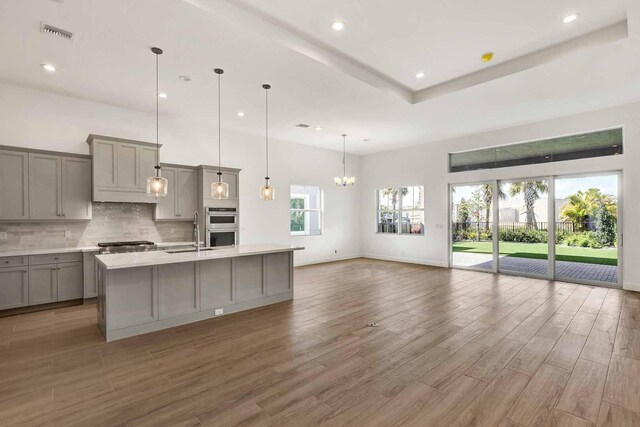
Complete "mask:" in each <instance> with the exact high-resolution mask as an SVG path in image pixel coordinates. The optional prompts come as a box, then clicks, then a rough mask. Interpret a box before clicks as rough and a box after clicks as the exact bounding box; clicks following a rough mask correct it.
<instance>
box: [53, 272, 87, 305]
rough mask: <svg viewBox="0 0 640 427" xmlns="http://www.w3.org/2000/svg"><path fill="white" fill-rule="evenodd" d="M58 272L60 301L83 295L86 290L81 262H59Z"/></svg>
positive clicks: (58, 295)
mask: <svg viewBox="0 0 640 427" xmlns="http://www.w3.org/2000/svg"><path fill="white" fill-rule="evenodd" d="M56 273H57V277H56V280H57V285H58V286H57V291H58V292H57V300H58V301H68V300H72V299H78V298H82V297H83V294H84V290H83V283H82V279H83V274H82V263H81V262H69V263H64V264H57V265H56Z"/></svg>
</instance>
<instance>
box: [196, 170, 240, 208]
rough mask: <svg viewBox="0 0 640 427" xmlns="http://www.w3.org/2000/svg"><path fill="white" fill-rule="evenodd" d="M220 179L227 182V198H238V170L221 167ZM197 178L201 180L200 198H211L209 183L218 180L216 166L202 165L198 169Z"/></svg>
mask: <svg viewBox="0 0 640 427" xmlns="http://www.w3.org/2000/svg"><path fill="white" fill-rule="evenodd" d="M221 172H222V181H224V182H226V183H227V184H229V200H238V198H239V179H240V170H239V169H231V168H221ZM199 174H200V175H199V179H200V181H201V182H202V187H201V188H202V198H203V199H205V200H213V199H212V197H211V183H213V182H217V181H218V168H216V167H213V166H202V167H200V169H199Z"/></svg>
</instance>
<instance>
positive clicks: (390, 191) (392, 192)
mask: <svg viewBox="0 0 640 427" xmlns="http://www.w3.org/2000/svg"><path fill="white" fill-rule="evenodd" d="M398 193H401V195H402V196H406V195H407V193H409V190H408V189H407V187H402V188H400V192H398V188H385V189H384V190H382V194H383V195H384V196H386V197H390V198H391V205H392V206H393V210H394V211H395V210H396V206H397V205H398Z"/></svg>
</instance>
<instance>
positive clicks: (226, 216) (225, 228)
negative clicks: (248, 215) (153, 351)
mask: <svg viewBox="0 0 640 427" xmlns="http://www.w3.org/2000/svg"><path fill="white" fill-rule="evenodd" d="M205 225H206V228H207V232H206V237H207V246H209V247H224V246H234V245H237V244H238V240H239V233H238V229H239V226H240V223H239V219H238V208H234V207H207V208H205Z"/></svg>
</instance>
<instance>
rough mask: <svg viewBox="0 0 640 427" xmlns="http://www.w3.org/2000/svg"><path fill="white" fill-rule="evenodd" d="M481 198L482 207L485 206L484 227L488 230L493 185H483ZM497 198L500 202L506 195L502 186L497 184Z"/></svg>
mask: <svg viewBox="0 0 640 427" xmlns="http://www.w3.org/2000/svg"><path fill="white" fill-rule="evenodd" d="M482 196H483V199H484V205H485V226H486V228H487V230H488V229H489V222H490V221H489V219H490V218H491V203H492V202H493V185H491V184H483V185H482ZM498 197H499V198H500V200H504V199H506V198H507V195H506V193H505V192H504V190H503V189H502V184H498Z"/></svg>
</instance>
